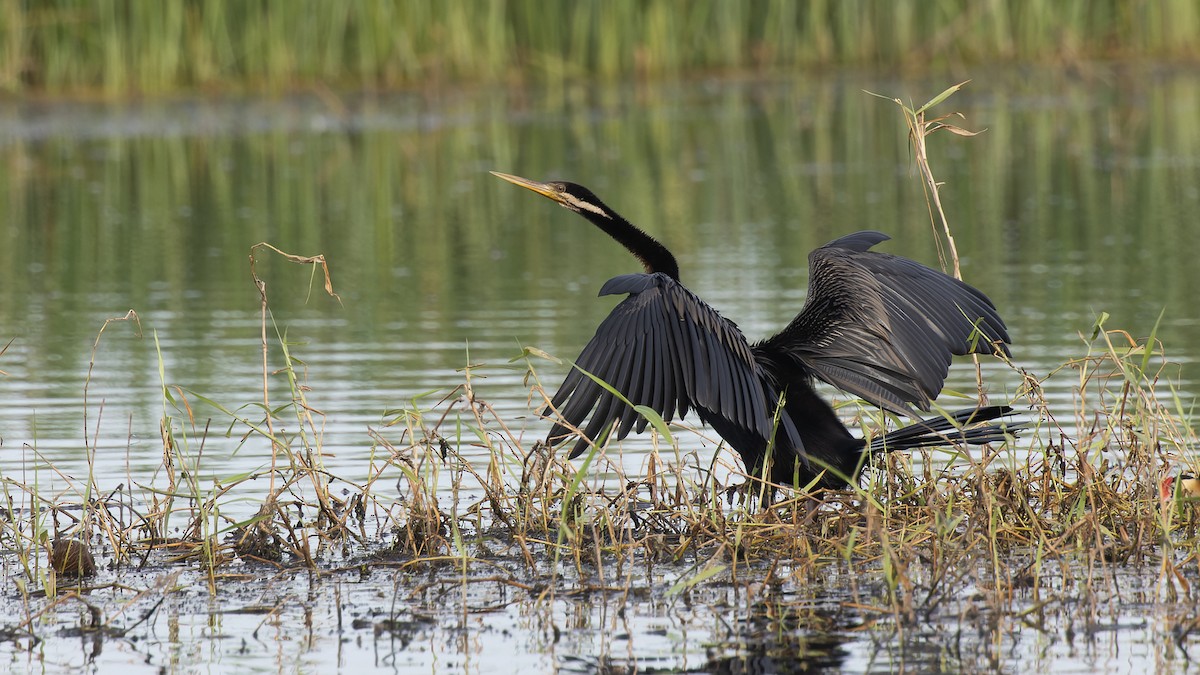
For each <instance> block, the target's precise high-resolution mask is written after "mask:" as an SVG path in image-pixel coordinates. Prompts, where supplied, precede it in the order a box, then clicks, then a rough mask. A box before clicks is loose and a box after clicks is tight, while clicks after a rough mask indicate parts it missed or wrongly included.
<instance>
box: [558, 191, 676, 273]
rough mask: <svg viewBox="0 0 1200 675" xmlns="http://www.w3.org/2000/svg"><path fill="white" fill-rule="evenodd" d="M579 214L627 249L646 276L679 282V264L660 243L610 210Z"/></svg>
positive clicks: (587, 211)
mask: <svg viewBox="0 0 1200 675" xmlns="http://www.w3.org/2000/svg"><path fill="white" fill-rule="evenodd" d="M580 213H581V214H583V217H584V218H587V219H588V220H590V221H592V224H594V225H595V226H596V227H598V228H600V229H601V230H604V231H605V232H606V233H607V234H608V236H610V237H612V238H613V239H616V240H617V241H618V242H620V243H621V245H622V246H624V247H625V248H626V249H628V250H629V252H630V253H632V254H633V255H634V257H636V258H637V259H638V260H640V261H641V262H642V266H643V267H645V268H646V273H647V274H654V273H655V272H660V273H662V274H665V275H667V276H669V277H671V278H672V279H674V280H676V281H679V263H677V262H675V256H674V255H672V254H671V252H670V251H669V250H667V247H666V246H663V245H662V243H661V242H660V241H658V240H657V239H655V238H654V237H651V236H650V235H648V234H646V233H645V232H643V231H642V230H641V229H640V228H639V227H638V226H636V225H634V224H633V223H631V222H629V221H628V220H625V219H624V218H622V217H621V216H620V215H619V214H617V212H615V211H613V210H612V209H608V208H605V209H604V212H603V213H599V212H593V211H590V210H587V209H584V210H582V211H580Z"/></svg>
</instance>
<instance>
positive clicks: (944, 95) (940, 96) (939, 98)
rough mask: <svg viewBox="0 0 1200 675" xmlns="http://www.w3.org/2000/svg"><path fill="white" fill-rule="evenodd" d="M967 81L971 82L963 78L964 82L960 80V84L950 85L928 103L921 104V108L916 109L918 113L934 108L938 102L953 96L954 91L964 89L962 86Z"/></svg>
mask: <svg viewBox="0 0 1200 675" xmlns="http://www.w3.org/2000/svg"><path fill="white" fill-rule="evenodd" d="M967 82H970V80H963V81H962V82H959V83H958V84H956V85H954V86H952V87H950V88H949V89H947V90H946V91H943V92H942V93H940V94H938V95H937V96H934V97H933V98H931V99H929V102H928V103H926V104H925V105H923V106H921V107H920V108H917V110H916V114H918V115H920V114H921V113H923V112H925V111H926V110H929V109H930V108H932V107H933V106H935V105H937V104H939V103H941V102H942V101H945V100H946V99H948V98H950V97H951V96H953V95H954V93H955V92H956V91H958V90H959V89H962V88H963V86H964V85H966V84H967Z"/></svg>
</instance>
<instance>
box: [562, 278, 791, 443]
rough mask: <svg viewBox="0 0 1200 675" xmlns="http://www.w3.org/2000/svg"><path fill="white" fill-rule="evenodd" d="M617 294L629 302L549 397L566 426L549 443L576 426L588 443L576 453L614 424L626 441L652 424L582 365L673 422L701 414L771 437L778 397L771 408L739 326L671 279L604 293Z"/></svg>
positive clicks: (619, 284)
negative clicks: (692, 412) (691, 410)
mask: <svg viewBox="0 0 1200 675" xmlns="http://www.w3.org/2000/svg"><path fill="white" fill-rule="evenodd" d="M616 293H628V294H629V297H627V298H625V299H624V300H623V301H621V302H620V303H619V304H618V305H617V306H616V307H614V308H613V311H612V313H610V314H609V315H608V318H606V319H605V320H604V321H603V323H601V324H600V327H599V328H597V329H596V335H595V336H594V337H592V339H591V341H590V342H588V344H587V346H586V347H584V348H583V353H582V354H580V355H579V358H578V359H577V360H576V362H575V366H576V367H574V368H572V369H571V372H570V373H569V374H568V375H567V377H566V379H565V380H564V381H563V383H562V385H561V386H560V387H559V388H558V392H557V393H555V394H554V396H553V398H552V399H551V408H552V410H554V411H557V413H558V419H559V420H560V421H559V422H558V423H557V424H555V425H554V428H553V429H552V430H551V431H550V435H549V436H548V438H547V440H548V442H549V443H550V444H551V445H558V444H560V443H562V442H563V441H565V440H566V439H567V438H569V437H571V436H572V435H573V434H574V430H575V429H578V430H580V431H582V432H583V435H584V436H585V437H586V438H581V439H580V440H579V442H578V443H576V445H575V448H574V449H573V450H572V452H571V457H576V456H578V455H579V454H580V453H582V452H583V451H584V450H585V449H586V448H587V446H588V441H587V439H595V438H596V437H597V436H598V435H599V434H600V433H601V432H602V431H603V430H604V429H606V428H608V427H609V426H610V425H612V424H614V423H616V424H617V426H616V429H615V432H614V433H615V434H616V437H617V438H618V439H622V438H625V437H626V436H627V435H628V434H629V432H630V431H631V430H636V431H638V432H641V431H643V430H645V428H646V423H647V420H646V419H645V418H644V417H642V416H641V415H639V414H638V413H637V412H636V411H635V410H634V409H633V408H632V407H630V406H629V405H626V404H625V403H624V402H623V401H621V400H620V399H619V398H617V397H616V396H614V395H613V394H612V393H611V392H609V391H607V390H606V389H605V388H604V387H602V386H600V385H599V384H597V383H596V382H595V381H594V380H592V379H591V378H589V377H588V376H587V375H584V374H583V373H581V372H580V371H579V369H580V368H582V369H583V370H586V371H587V372H589V373H591V374H592V375H595V376H596V377H598V378H600V379H601V380H603V381H604V382H606V383H607V384H609V385H610V386H611V387H613V388H614V389H616V390H617V391H619V392H620V393H621V395H622V396H624V397H625V398H626V399H627V400H629V401H630V402H631V403H633V404H634V405H644V406H648V407H650V408H651V409H653V410H654V411H655V412H657V413H658V414H659V415H661V416H662V418H663V419H664V420H666V421H668V422H670V421H671V420H672V419H673V418H674V416H675V414H676V413H678V414H679V416H680V417H683V416H684V415H686V414H687V412H688V410H689V408H695V409H697V411H698V412H699V413H700V415H701V417H702V418H705V419H711V418H712V417H713V416H717V417H719V418H720V419H721V420H722V421H725V422H727V423H729V424H732V425H735V426H736V427H738V428H739V429H741V430H744V431H745V432H746V433H750V434H752V435H755V436H758V437H760V438H763V439H766V438H769V437H770V433H771V424H772V415H771V413H772V412H773V408H772V407H771V406H773V404H774V401H773V400H772V401H771V402H770V403H768V396H769V392H768V387H767V385H765V384H764V380H763V379H762V377H761V376H760V370H759V366H758V364H757V363H755V361H754V358H753V356H752V355H751V352H750V345H749V344H748V343H747V342H746V338H745V336H743V335H742V332H741V330H739V329H738V327H737V326H736V325H735V324H734V323H733V322H732V321H729V320H728V319H726V318H724V317H722V316H721V315H720V314H718V313H717V311H716V310H714V309H713V308H712V307H710V306H709V305H708V304H707V303H705V302H704V301H702V300H700V299H699V298H698V297H696V296H695V295H694V294H692V292H691V291H689V290H687V289H686V288H684V287H683V286H682V285H681V284H680V283H679V282H677V281H675V280H674V279H672V278H671V277H669V276H667V275H665V274H627V275H623V276H619V277H615V278H613V279H610V280H609V281H608V282H607V283H606V284H605V285H604V287H603V288H602V289H601V290H600V295H611V294H616ZM547 414H552V411H547ZM585 421H586V425H585Z"/></svg>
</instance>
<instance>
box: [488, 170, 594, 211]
mask: <svg viewBox="0 0 1200 675" xmlns="http://www.w3.org/2000/svg"><path fill="white" fill-rule="evenodd" d="M491 174H492V175H493V176H496V177H497V178H503V179H504V180H506V181H508V182H510V183H512V184H513V185H520V186H521V187H523V188H525V189H526V190H532V191H534V192H536V193H538V194H539V195H541V196H543V197H546V198H547V199H551V200H553V201H555V202H558V203H559V204H562V205H563V206H564V207H566V208H568V209H571V210H572V211H574V212H576V213H594V214H596V215H598V216H603V217H605V218H612V217H613V216H612V213H611V212H610V211H609V210H608V208H606V207H605V206H604V203H603V202H601V201H600V199H599V198H597V197H596V195H595V194H593V193H592V191H591V190H589V189H587V188H585V187H583V186H582V185H579V184H577V183H567V182H563V181H551V182H549V183H543V182H540V181H536V180H529V179H528V178H521V177H520V176H514V175H512V174H507V173H500V172H499V171H492V172H491Z"/></svg>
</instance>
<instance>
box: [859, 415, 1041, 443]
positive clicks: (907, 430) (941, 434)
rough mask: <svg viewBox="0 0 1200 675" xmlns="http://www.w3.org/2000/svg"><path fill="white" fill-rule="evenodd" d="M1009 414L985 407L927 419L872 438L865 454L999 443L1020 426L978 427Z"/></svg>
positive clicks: (994, 425)
mask: <svg viewBox="0 0 1200 675" xmlns="http://www.w3.org/2000/svg"><path fill="white" fill-rule="evenodd" d="M1011 414H1013V409H1012V408H1010V407H1009V406H1006V405H989V406H982V407H979V408H967V409H965V410H959V411H957V412H953V413H950V414H949V416H945V417H930V418H927V419H924V420H921V421H920V422H916V423H914V424H910V425H908V426H906V427H904V428H902V429H897V430H895V431H892V432H889V433H886V434H884V435H883V436H880V437H879V438H876V439H875V440H873V441H871V445H870V446H869V448H868V450H869V451H870V452H871V453H872V454H874V453H877V452H891V451H893V450H911V449H913V448H930V447H936V446H941V445H952V444H955V443H966V444H969V445H983V444H985V443H1001V442H1003V441H1004V440H1005V439H1006V436H1010V435H1013V434H1015V433H1016V432H1017V431H1019V430H1020V429H1021V428H1022V427H1024V425H1023V424H1003V423H1001V424H980V423H981V422H990V421H991V420H994V419H998V418H1001V417H1005V416H1007V415H1011ZM971 425H977V426H971Z"/></svg>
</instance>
